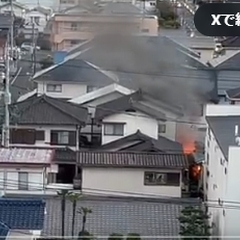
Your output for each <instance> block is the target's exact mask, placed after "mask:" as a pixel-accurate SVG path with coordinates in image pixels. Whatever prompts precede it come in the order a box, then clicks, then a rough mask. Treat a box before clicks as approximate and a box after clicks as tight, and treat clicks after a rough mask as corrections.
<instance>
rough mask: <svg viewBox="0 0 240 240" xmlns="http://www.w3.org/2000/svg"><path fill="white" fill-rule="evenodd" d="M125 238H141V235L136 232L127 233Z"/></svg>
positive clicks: (128, 239) (130, 239) (137, 239)
mask: <svg viewBox="0 0 240 240" xmlns="http://www.w3.org/2000/svg"><path fill="white" fill-rule="evenodd" d="M126 240H141V236H140V235H139V234H138V233H129V234H128V235H127V238H126Z"/></svg>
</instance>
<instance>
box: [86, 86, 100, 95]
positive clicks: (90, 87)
mask: <svg viewBox="0 0 240 240" xmlns="http://www.w3.org/2000/svg"><path fill="white" fill-rule="evenodd" d="M97 89H98V88H97V87H93V86H87V93H89V92H93V91H95V90H97Z"/></svg>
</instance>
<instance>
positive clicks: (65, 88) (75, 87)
mask: <svg viewBox="0 0 240 240" xmlns="http://www.w3.org/2000/svg"><path fill="white" fill-rule="evenodd" d="M49 84H62V92H47V83H43V82H38V83H37V93H38V94H39V95H41V94H46V95H48V96H50V97H56V98H69V99H71V98H75V97H79V96H81V95H83V94H85V93H87V85H84V84H78V83H61V82H59V83H58V82H53V83H50V82H49Z"/></svg>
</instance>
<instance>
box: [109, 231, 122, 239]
mask: <svg viewBox="0 0 240 240" xmlns="http://www.w3.org/2000/svg"><path fill="white" fill-rule="evenodd" d="M108 240H123V235H122V234H120V233H112V234H111V235H110V236H109V238H108Z"/></svg>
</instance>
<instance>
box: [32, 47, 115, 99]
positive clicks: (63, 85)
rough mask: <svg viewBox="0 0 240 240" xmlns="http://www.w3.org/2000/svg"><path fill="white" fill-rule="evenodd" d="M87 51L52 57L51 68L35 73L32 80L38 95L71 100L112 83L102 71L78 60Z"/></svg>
mask: <svg viewBox="0 0 240 240" xmlns="http://www.w3.org/2000/svg"><path fill="white" fill-rule="evenodd" d="M84 44H85V43H84ZM87 50H88V49H85V50H83V51H82V52H77V53H74V54H71V55H67V53H66V52H61V53H59V55H58V56H55V57H54V61H55V64H54V65H53V66H51V67H49V68H47V69H44V70H42V71H40V72H37V73H36V74H35V76H34V78H33V79H34V81H35V82H36V83H37V92H38V94H39V95H41V94H47V95H48V96H51V97H56V98H65V99H72V98H76V97H79V96H81V95H84V94H86V93H88V92H91V91H93V90H96V89H98V88H101V87H105V86H107V85H110V84H112V83H114V80H113V79H111V78H110V77H109V76H108V75H107V74H105V73H104V72H103V71H101V70H100V69H98V68H97V67H95V66H93V65H91V64H90V63H88V62H86V61H83V60H81V59H80V55H81V53H83V52H84V51H87Z"/></svg>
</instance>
